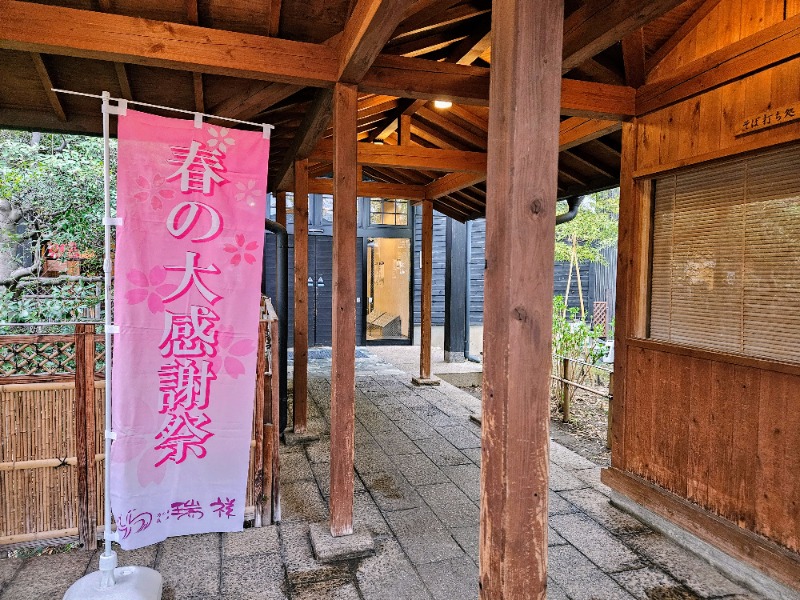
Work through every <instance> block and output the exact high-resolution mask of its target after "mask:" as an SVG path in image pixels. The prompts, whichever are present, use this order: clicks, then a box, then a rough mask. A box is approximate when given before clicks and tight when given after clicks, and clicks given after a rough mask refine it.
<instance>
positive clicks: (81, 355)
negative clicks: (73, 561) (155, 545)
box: [75, 324, 97, 552]
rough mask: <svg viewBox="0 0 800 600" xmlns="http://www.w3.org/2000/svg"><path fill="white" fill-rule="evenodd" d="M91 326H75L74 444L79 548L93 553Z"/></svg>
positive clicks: (93, 428) (95, 519) (93, 366)
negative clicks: (81, 547)
mask: <svg viewBox="0 0 800 600" xmlns="http://www.w3.org/2000/svg"><path fill="white" fill-rule="evenodd" d="M94 368H95V365H94V325H82V324H81V325H76V326H75V433H76V435H75V443H76V455H77V470H78V535H79V536H80V540H81V543H82V544H83V548H84V549H85V550H88V551H90V552H94V551H95V550H96V549H97V477H96V476H95V460H94V457H95V454H96V449H95V445H96V443H95V398H94V394H95V390H94Z"/></svg>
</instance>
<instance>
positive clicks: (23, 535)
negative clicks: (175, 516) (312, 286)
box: [0, 299, 279, 550]
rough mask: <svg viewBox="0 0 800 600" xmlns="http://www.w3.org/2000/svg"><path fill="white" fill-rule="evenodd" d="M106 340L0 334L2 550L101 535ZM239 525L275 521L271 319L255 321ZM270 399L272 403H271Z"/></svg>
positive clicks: (87, 335) (82, 328)
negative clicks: (251, 406)
mask: <svg viewBox="0 0 800 600" xmlns="http://www.w3.org/2000/svg"><path fill="white" fill-rule="evenodd" d="M102 341H103V336H102V335H98V334H97V333H96V331H95V326H94V325H91V324H78V325H75V333H74V335H5V336H0V494H1V495H2V503H0V550H10V549H14V548H20V547H26V546H45V545H56V544H64V543H75V542H79V543H81V544H83V546H84V547H85V548H86V549H90V550H91V549H94V548H95V547H96V541H97V540H98V539H99V538H101V537H102V529H103V494H104V490H103V469H104V459H105V456H104V455H103V453H102V450H103V441H104V440H103V437H104V431H103V423H104V405H105V382H104V381H103V379H102V361H103V360H105V352H104V348H103V343H102ZM258 344H259V348H261V352H259V355H258V358H257V365H256V369H257V370H256V372H257V373H258V375H257V380H256V392H255V398H254V405H255V406H254V409H255V410H254V414H253V435H252V439H251V453H250V469H249V477H248V484H247V503H246V504H247V507H246V509H245V518H246V520H251V521H253V523H254V525H255V526H257V527H260V526H261V525H262V524H269V523H272V522H274V521H275V520H277V519H278V518H279V488H278V474H279V463H278V451H277V450H278V427H277V426H276V424H277V423H278V401H277V399H278V375H277V374H276V375H275V376H274V377H273V372H274V371H273V365H277V364H278V354H277V353H278V320H277V317H276V315H275V311H274V309H273V308H272V304H271V303H270V301H269V300H268V299H265V301H264V303H263V306H262V316H261V321H260V323H259V331H258ZM273 399H275V401H274V402H273Z"/></svg>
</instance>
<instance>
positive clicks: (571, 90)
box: [561, 79, 636, 120]
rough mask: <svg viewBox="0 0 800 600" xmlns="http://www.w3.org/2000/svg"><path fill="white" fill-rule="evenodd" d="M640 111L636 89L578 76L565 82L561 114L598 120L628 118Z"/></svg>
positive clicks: (562, 90)
mask: <svg viewBox="0 0 800 600" xmlns="http://www.w3.org/2000/svg"><path fill="white" fill-rule="evenodd" d="M635 112H636V90H635V89H633V88H632V87H626V86H621V85H608V84H606V83H592V82H589V81H578V80H576V79H564V80H562V81H561V114H562V115H569V116H573V117H590V118H595V119H612V118H614V119H617V120H620V119H625V118H628V117H631V116H633V114H634V113H635Z"/></svg>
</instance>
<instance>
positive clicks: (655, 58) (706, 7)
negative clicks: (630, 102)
mask: <svg viewBox="0 0 800 600" xmlns="http://www.w3.org/2000/svg"><path fill="white" fill-rule="evenodd" d="M719 2H720V0H706V1H705V2H704V3H703V4H701V5H700V8H698V9H697V10H696V11H694V12H693V13H692V15H691V16H690V17H689V18H688V19H687V20H686V21H685V22H684V23H683V25H681V26H680V27H679V28H678V31H676V32H675V33H674V34H672V37H670V38H669V39H668V40H667V41H666V42H664V43H663V44H662V45H661V47H660V48H659V49H658V50H656V51H655V52H654V53H653V55H652V56H651V57H650V58H649V59H647V61H646V62H645V72H646V73H649V72H650V71H652V70H653V69H654V68H655V67H656V65H658V64H659V63H660V62H661V61H662V60H664V58H666V57H667V55H668V54H669V53H670V52H672V51H673V50H674V49H675V47H676V46H677V45H678V44H679V43H680V41H681V40H682V39H684V38H685V37H686V36H687V35H689V33H690V32H691V31H692V30H694V28H695V27H697V26H698V25H699V24H700V22H701V21H702V20H703V19H705V18H706V17H707V16H708V14H709V13H710V12H711V11H712V10H714V8H716V6H717V5H718V4H719ZM624 49H625V47H624V46H623V50H624ZM629 85H630V84H629ZM634 87H638V86H634Z"/></svg>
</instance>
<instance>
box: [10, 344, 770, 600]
mask: <svg viewBox="0 0 800 600" xmlns="http://www.w3.org/2000/svg"><path fill="white" fill-rule="evenodd" d="M357 368H358V374H359V375H358V378H357V386H356V387H357V391H356V415H357V422H356V457H355V464H356V482H355V489H356V495H355V519H356V526H363V527H366V528H367V529H368V530H369V531H370V532H371V533H372V535H373V537H374V540H375V545H376V554H375V555H374V556H371V557H368V558H364V559H358V560H352V561H347V562H343V563H334V564H322V563H320V562H318V561H317V560H315V558H314V556H313V553H312V550H311V544H310V541H309V535H308V531H309V525H310V524H311V523H316V522H323V521H325V520H326V519H327V518H328V509H327V497H328V493H329V488H330V485H329V461H330V454H329V443H330V439H329V437H328V436H327V432H328V425H327V422H328V416H329V408H330V383H329V374H330V361H329V360H328V359H326V358H321V359H319V360H314V361H312V363H311V365H310V374H309V375H310V376H309V380H310V381H309V388H310V390H309V391H310V396H311V399H310V400H311V401H310V415H309V416H310V427H311V428H312V429H316V430H317V431H318V432H319V433H320V434H321V439H320V440H319V441H318V442H313V443H310V444H308V445H305V446H295V447H284V448H282V450H281V452H282V454H281V460H282V466H281V473H282V511H283V512H282V521H281V523H280V524H279V525H277V526H272V527H264V528H261V529H248V530H246V531H244V532H243V533H237V534H208V535H202V536H189V537H184V538H173V539H170V540H167V541H166V542H164V543H162V544H159V545H157V546H154V547H150V548H146V549H142V550H139V551H135V552H131V553H121V555H120V561H121V563H122V564H139V565H145V566H151V567H154V568H156V569H158V570H159V571H160V572H161V574H162V575H163V576H164V582H165V593H164V598H165V600H209V599H212V598H213V599H217V600H219V599H225V600H234V599H235V600H249V599H273V598H290V599H292V600H311V599H314V600H326V599H336V600H350V599H354V600H355V599H364V600H417V599H426V600H430V599H431V598H434V599H441V600H460V599H470V598H477V597H478V520H479V508H478V507H479V496H480V429H479V427H478V426H477V425H475V424H474V423H472V422H471V421H470V420H469V415H470V414H471V413H477V412H478V411H479V410H480V405H479V402H478V401H477V400H475V399H474V398H473V397H472V396H470V395H469V394H467V393H465V392H462V391H461V390H459V389H457V388H454V387H452V386H449V385H447V384H445V383H443V384H442V385H441V386H439V387H434V388H415V387H413V386H412V385H411V384H410V376H409V374H408V373H405V372H403V371H401V370H399V369H397V368H395V367H393V366H391V365H388V364H387V363H384V362H382V361H381V360H379V359H378V358H376V357H374V356H366V357H362V358H359V359H358V361H357ZM599 475H600V470H599V467H597V466H596V465H595V464H594V463H591V462H589V461H587V460H586V459H584V458H582V457H580V456H579V455H577V454H575V453H573V452H571V451H570V450H567V449H566V448H564V447H563V446H560V445H559V444H556V443H553V444H552V446H551V480H550V526H551V528H550V539H549V549H548V550H549V575H550V582H549V589H548V598H550V599H552V600H556V599H564V598H569V599H571V600H595V599H596V600H616V599H627V600H630V599H633V598H637V599H641V600H669V599H675V600H692V599H695V598H702V599H711V598H715V599H717V598H726V599H730V600H746V599H755V598H757V597H756V596H755V595H753V594H750V593H748V592H746V591H745V589H743V588H742V587H741V586H739V585H737V584H735V583H733V582H731V581H729V580H728V579H726V578H725V577H723V576H722V575H720V574H719V573H718V572H717V571H715V570H714V569H713V568H712V567H710V566H709V565H708V564H706V563H705V562H703V561H702V560H700V559H698V558H696V557H694V556H692V555H690V554H688V553H687V552H685V551H684V550H682V549H680V548H679V547H677V546H675V545H674V544H672V543H671V542H669V541H668V540H667V539H666V538H664V537H663V536H661V535H659V534H657V533H654V532H652V531H650V530H648V529H647V528H646V527H644V526H643V525H642V524H641V523H639V522H638V521H636V520H635V519H633V518H631V517H629V516H628V515H626V514H624V513H622V512H620V511H618V510H617V509H615V508H613V507H612V506H611V505H610V504H609V503H608V498H607V495H608V493H609V490H608V488H606V487H605V486H604V485H603V484H602V483H600V477H599ZM96 568H97V553H94V554H93V555H90V554H89V553H86V552H77V551H76V552H70V553H66V554H61V555H55V556H45V557H39V558H32V559H28V560H21V559H0V590H2V592H0V598H1V599H2V600H27V599H37V600H38V599H50V598H53V599H58V598H61V596H62V595H63V593H64V591H65V590H66V589H67V587H69V585H70V584H71V583H72V582H73V581H75V580H76V579H77V578H79V577H80V576H81V575H83V574H84V573H85V572H86V571H87V570H91V569H96Z"/></svg>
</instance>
